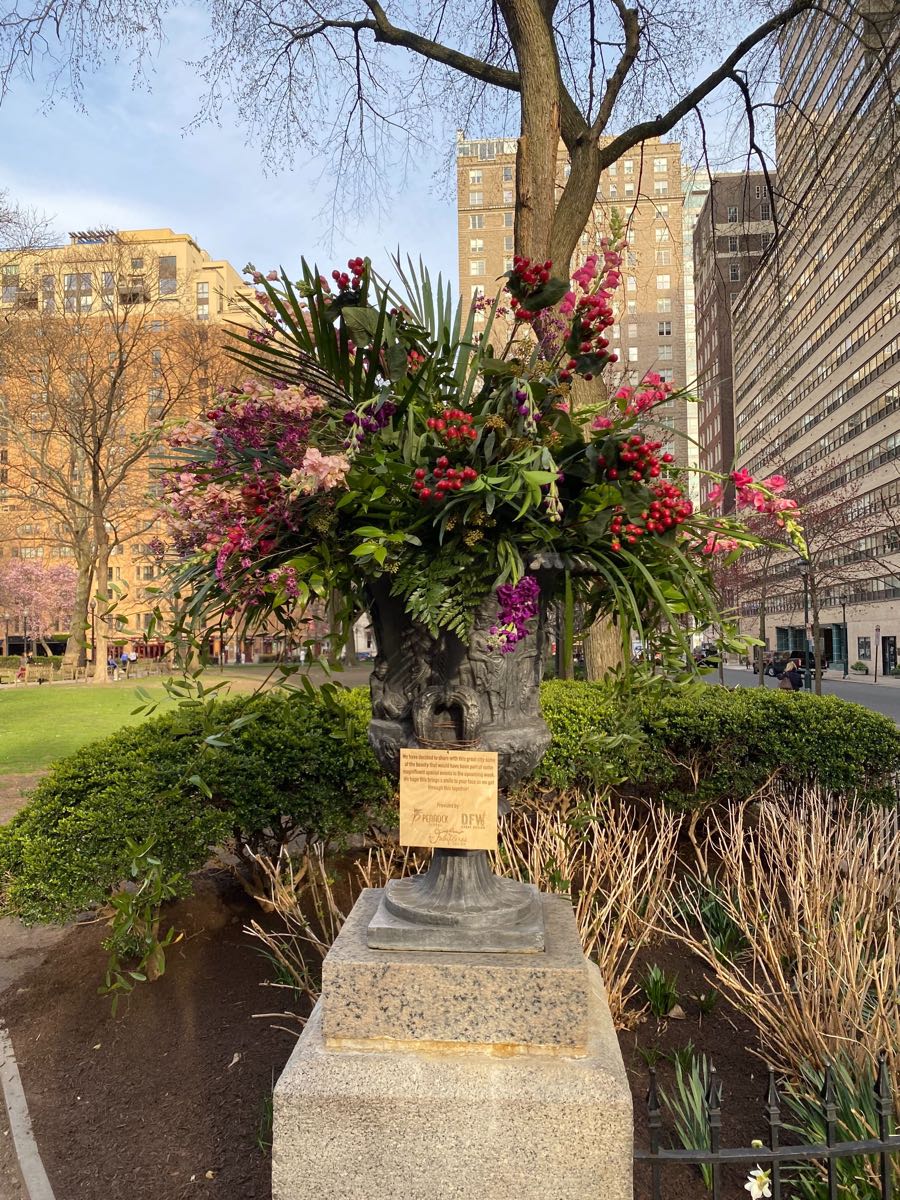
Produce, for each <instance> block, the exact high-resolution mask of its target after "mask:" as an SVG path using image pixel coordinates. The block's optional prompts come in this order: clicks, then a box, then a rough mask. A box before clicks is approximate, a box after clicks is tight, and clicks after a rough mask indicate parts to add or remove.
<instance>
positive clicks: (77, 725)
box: [0, 671, 262, 775]
mask: <svg viewBox="0 0 900 1200" xmlns="http://www.w3.org/2000/svg"><path fill="white" fill-rule="evenodd" d="M261 674H262V673H260V675H261ZM209 675H210V678H209V683H217V682H219V680H221V679H223V678H227V679H228V681H229V684H230V690H231V691H232V692H234V691H248V690H251V689H253V688H256V687H259V684H260V682H261V678H259V677H255V678H254V677H250V676H249V673H248V675H247V676H244V677H242V676H241V675H240V674H239V673H238V672H235V674H234V675H232V674H231V672H226V673H224V674H223V673H220V672H219V671H210V672H209ZM235 676H237V677H236V678H235ZM138 687H142V688H144V689H145V690H146V691H147V692H149V693H150V695H151V696H152V697H153V698H154V699H155V700H159V701H160V705H159V709H158V710H157V711H158V712H163V711H164V710H165V709H166V708H168V707H171V704H172V702H171V700H170V699H169V697H168V696H167V695H166V692H165V690H164V689H163V686H162V684H161V683H160V682H159V681H158V680H156V679H137V680H134V681H133V682H131V683H128V682H126V681H124V680H120V681H119V682H118V683H108V684H93V683H56V684H52V683H51V684H45V685H44V686H43V687H37V686H36V685H34V684H31V685H29V686H28V687H8V686H7V687H3V688H0V775H32V774H35V773H37V772H39V771H44V770H46V769H47V767H48V766H49V765H50V763H52V762H53V761H54V759H57V758H63V757H64V756H65V755H67V754H72V753H73V751H75V750H77V749H78V748H79V747H80V746H83V745H84V744H85V743H86V742H94V741H96V740H97V739H98V738H102V737H106V735H107V734H109V733H113V732H114V731H115V730H116V729H119V728H121V726H123V725H133V724H136V723H137V722H139V721H143V720H145V719H146V718H145V717H143V716H132V710H133V709H135V708H137V707H138V705H139V704H140V703H142V701H141V700H140V699H139V697H138V695H137V688H138ZM223 691H224V689H223Z"/></svg>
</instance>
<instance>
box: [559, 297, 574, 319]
mask: <svg viewBox="0 0 900 1200" xmlns="http://www.w3.org/2000/svg"><path fill="white" fill-rule="evenodd" d="M559 311H560V313H561V314H562V315H563V316H564V317H570V316H571V315H572V313H573V312H574V311H575V293H574V292H566V294H565V295H564V296H563V298H562V300H561V301H560V302H559Z"/></svg>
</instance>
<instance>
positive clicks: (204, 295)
mask: <svg viewBox="0 0 900 1200" xmlns="http://www.w3.org/2000/svg"><path fill="white" fill-rule="evenodd" d="M197 299H198V300H208V299H209V284H208V283H198V284H197Z"/></svg>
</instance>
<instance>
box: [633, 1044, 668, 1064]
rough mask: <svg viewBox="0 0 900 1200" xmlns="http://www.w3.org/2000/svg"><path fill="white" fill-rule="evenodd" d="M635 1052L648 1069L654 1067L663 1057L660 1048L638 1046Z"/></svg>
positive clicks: (663, 1053) (663, 1054)
mask: <svg viewBox="0 0 900 1200" xmlns="http://www.w3.org/2000/svg"><path fill="white" fill-rule="evenodd" d="M637 1052H638V1054H639V1055H640V1056H641V1058H642V1059H643V1060H644V1062H645V1063H646V1064H647V1066H648V1067H655V1066H656V1064H657V1063H658V1062H659V1060H660V1059H661V1058H663V1057H665V1051H664V1050H663V1049H662V1047H661V1046H638V1048H637Z"/></svg>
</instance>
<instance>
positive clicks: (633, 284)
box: [625, 275, 637, 292]
mask: <svg viewBox="0 0 900 1200" xmlns="http://www.w3.org/2000/svg"><path fill="white" fill-rule="evenodd" d="M625 290H626V291H628V292H636V291H637V280H636V279H635V277H634V276H633V275H629V276H627V278H626V279H625Z"/></svg>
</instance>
